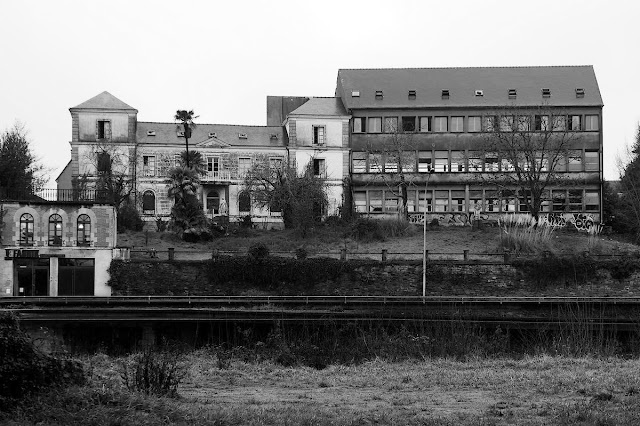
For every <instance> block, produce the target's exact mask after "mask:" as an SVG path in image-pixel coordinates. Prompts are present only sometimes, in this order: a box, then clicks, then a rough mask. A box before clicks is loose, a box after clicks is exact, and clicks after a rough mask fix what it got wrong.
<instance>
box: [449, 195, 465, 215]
mask: <svg viewBox="0 0 640 426" xmlns="http://www.w3.org/2000/svg"><path fill="white" fill-rule="evenodd" d="M465 207H466V202H465V197H464V191H451V211H454V212H463V211H465V210H466V209H465Z"/></svg>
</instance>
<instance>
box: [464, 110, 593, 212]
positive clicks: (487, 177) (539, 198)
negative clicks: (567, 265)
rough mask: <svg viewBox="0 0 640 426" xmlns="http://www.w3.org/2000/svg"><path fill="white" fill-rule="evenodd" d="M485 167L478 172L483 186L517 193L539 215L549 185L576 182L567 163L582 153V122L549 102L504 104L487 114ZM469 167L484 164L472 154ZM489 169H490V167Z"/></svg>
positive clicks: (477, 166) (529, 209) (478, 166)
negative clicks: (523, 105)
mask: <svg viewBox="0 0 640 426" xmlns="http://www.w3.org/2000/svg"><path fill="white" fill-rule="evenodd" d="M484 126H485V130H486V132H487V133H486V136H485V144H484V146H483V148H484V149H485V154H484V157H485V161H484V163H485V170H484V173H481V174H478V175H477V176H478V178H479V179H480V180H481V181H482V183H483V184H484V185H492V186H495V188H496V190H497V191H500V192H505V191H506V192H509V191H515V195H516V196H517V198H518V199H519V200H521V203H523V204H525V205H526V207H527V210H528V211H529V213H530V214H531V216H533V217H534V218H535V219H538V216H539V214H540V211H541V209H542V204H543V202H545V201H547V199H548V198H547V197H548V195H547V194H548V193H549V191H548V190H549V189H550V188H551V187H554V186H563V185H565V186H566V185H571V179H570V178H569V175H568V174H567V172H566V168H565V167H564V165H565V164H566V163H567V161H568V162H571V161H572V159H573V158H577V156H578V155H580V158H581V154H578V153H580V151H579V150H577V149H576V142H578V140H579V135H580V133H579V132H574V131H572V130H579V129H576V128H575V127H576V126H579V124H577V123H573V122H572V121H571V116H568V115H567V114H566V113H565V112H564V111H561V110H559V109H557V108H556V109H554V108H551V107H549V106H548V105H541V106H539V107H536V108H534V109H533V110H532V109H531V108H517V107H504V108H500V109H497V110H495V111H494V112H493V114H492V115H488V116H486V117H485V123H484ZM468 161H469V168H470V169H471V168H474V167H475V168H479V169H480V170H481V167H482V166H481V165H480V164H475V163H474V162H476V161H479V159H478V158H468ZM487 168H489V170H487Z"/></svg>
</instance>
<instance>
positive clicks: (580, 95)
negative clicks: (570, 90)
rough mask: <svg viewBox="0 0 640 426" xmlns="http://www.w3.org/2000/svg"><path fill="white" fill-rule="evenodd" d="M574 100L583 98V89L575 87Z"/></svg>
mask: <svg viewBox="0 0 640 426" xmlns="http://www.w3.org/2000/svg"><path fill="white" fill-rule="evenodd" d="M576 98H584V89H583V88H581V87H576Z"/></svg>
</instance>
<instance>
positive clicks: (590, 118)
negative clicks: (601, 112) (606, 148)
mask: <svg viewBox="0 0 640 426" xmlns="http://www.w3.org/2000/svg"><path fill="white" fill-rule="evenodd" d="M598 127H599V126H598V116H597V115H585V116H584V129H585V130H586V131H588V132H592V131H595V130H598Z"/></svg>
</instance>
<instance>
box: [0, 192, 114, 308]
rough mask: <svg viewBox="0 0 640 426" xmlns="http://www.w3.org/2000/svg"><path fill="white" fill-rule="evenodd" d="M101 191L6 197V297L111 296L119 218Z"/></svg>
mask: <svg viewBox="0 0 640 426" xmlns="http://www.w3.org/2000/svg"><path fill="white" fill-rule="evenodd" d="M99 195H100V194H99V193H98V192H96V191H82V192H79V191H72V190H45V191H42V192H39V193H38V194H37V195H33V194H31V195H29V196H24V195H17V196H16V195H14V196H12V195H6V194H5V195H3V196H0V218H1V219H2V225H3V226H2V227H1V233H0V249H1V250H2V258H0V297H8V296H110V295H111V288H110V287H109V286H108V285H107V281H108V279H109V275H108V272H107V271H108V269H109V265H110V264H111V259H112V257H113V253H114V248H115V246H116V235H117V234H116V220H117V217H116V211H115V208H114V207H113V206H112V205H111V204H108V203H104V202H101V201H100V196H99Z"/></svg>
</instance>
